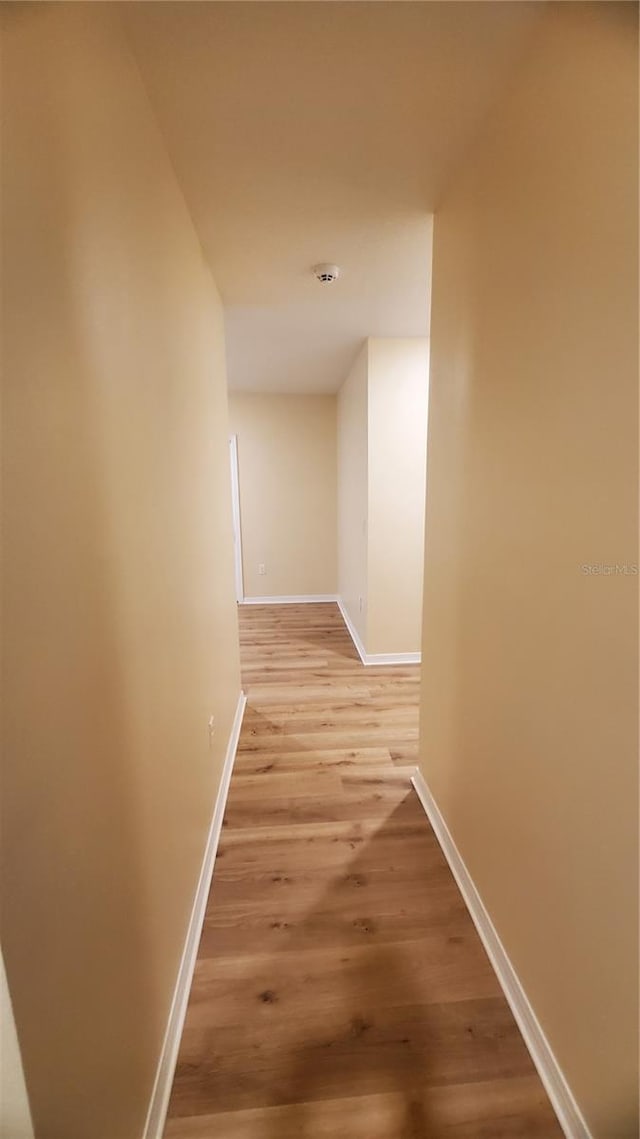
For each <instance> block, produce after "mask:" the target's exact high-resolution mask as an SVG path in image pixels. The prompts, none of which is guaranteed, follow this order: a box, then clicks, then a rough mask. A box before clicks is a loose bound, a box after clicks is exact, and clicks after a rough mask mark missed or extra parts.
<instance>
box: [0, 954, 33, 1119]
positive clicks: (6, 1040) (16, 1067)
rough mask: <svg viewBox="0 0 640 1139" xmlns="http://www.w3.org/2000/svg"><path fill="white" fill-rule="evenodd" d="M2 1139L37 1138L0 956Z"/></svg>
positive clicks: (0, 956) (0, 1098)
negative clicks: (34, 1133) (34, 1132)
mask: <svg viewBox="0 0 640 1139" xmlns="http://www.w3.org/2000/svg"><path fill="white" fill-rule="evenodd" d="M0 1139H33V1126H32V1123H31V1112H30V1110H29V1100H28V1098H27V1089H26V1086H25V1082H24V1071H23V1068H22V1057H21V1055H20V1046H19V1044H18V1036H17V1033H16V1024H15V1019H14V1016H13V1008H12V1006H11V996H10V993H9V988H8V985H7V975H6V972H5V968H4V958H3V957H2V955H0Z"/></svg>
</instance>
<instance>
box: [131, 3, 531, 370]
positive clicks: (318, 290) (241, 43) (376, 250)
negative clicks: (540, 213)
mask: <svg viewBox="0 0 640 1139" xmlns="http://www.w3.org/2000/svg"><path fill="white" fill-rule="evenodd" d="M540 8H541V5H540V4H538V3H533V4H529V3H526V2H521V3H503V2H500V0H499V2H496V3H493V2H484V3H476V2H471V3H467V2H464V0H461V2H430V0H425V2H415V3H400V2H373V3H369V2H367V0H360V2H352V3H342V2H340V0H334V2H323V3H316V2H313V0H312V2H309V3H306V2H291V3H278V2H275V3H272V2H270V0H258V2H256V3H234V2H195V3H192V2H190V0H186V2H185V0H182V2H177V3H171V2H169V3H132V4H127V5H123V17H124V19H125V21H126V24H127V28H128V31H129V34H130V38H131V42H132V44H133V47H134V50H135V53H136V56H137V59H138V62H139V65H140V69H141V72H142V75H143V78H144V81H145V84H146V86H147V89H148V91H149V95H150V98H151V101H152V104H153V106H154V108H155V111H156V114H157V117H158V120H159V122H160V126H161V128H162V131H163V133H164V136H165V139H166V142H167V146H168V149H169V153H170V155H171V158H172V161H173V164H174V166H175V169H176V172H177V175H178V178H179V180H180V183H181V185H182V189H183V192H184V194H185V198H186V201H187V204H188V206H189V209H190V211H191V214H192V217H193V220H194V223H195V226H196V229H197V231H198V233H199V236H200V240H201V243H202V247H203V250H204V253H205V256H206V258H207V260H208V262H209V264H210V265H211V269H212V271H213V274H214V277H215V279H216V282H217V284H218V287H219V289H220V292H221V295H222V299H223V302H224V306H225V322H226V331H227V357H228V370H229V384H230V387H231V388H234V389H243V390H253V391H270V392H322V391H326V392H331V391H336V390H337V389H338V388H339V386H340V384H341V383H342V380H343V379H344V377H345V375H346V374H347V372H348V370H349V367H350V366H351V363H352V361H353V359H354V357H355V355H356V353H357V351H358V349H359V347H360V345H361V343H362V341H363V339H364V338H365V337H367V336H424V335H426V334H427V332H428V314H429V300H430V265H431V216H430V215H431V211H433V209H434V208H435V206H436V205H437V202H438V197H439V195H440V194H441V192H442V189H443V187H444V186H445V184H446V181H447V178H448V177H449V176H450V173H451V171H452V168H453V166H454V164H455V162H456V160H457V158H458V157H459V155H460V154H461V152H462V151H463V149H464V148H465V147H466V146H467V145H469V143H470V140H471V139H472V138H473V135H474V132H475V130H476V128H477V126H478V124H479V122H480V120H481V119H482V118H483V116H484V115H485V114H486V112H487V110H488V108H489V107H490V105H491V104H492V102H493V101H494V99H495V98H496V96H497V94H498V92H499V91H500V89H501V87H502V86H503V85H504V83H505V82H506V81H507V80H508V77H509V74H510V72H511V70H512V69H513V68H514V67H515V66H516V65H517V61H518V59H519V57H520V55H521V53H522V52H523V50H524V48H525V44H526V40H527V38H528V36H529V35H530V33H531V30H532V27H533V24H534V22H535V20H536V19H537V17H538V15H539V12H540ZM318 261H329V262H335V263H336V264H338V265H339V266H340V267H341V269H342V274H341V277H340V279H339V281H337V282H336V283H335V284H333V285H320V284H319V283H318V282H317V281H316V280H315V278H314V277H313V275H312V274H311V266H312V265H313V264H315V263H316V262H318Z"/></svg>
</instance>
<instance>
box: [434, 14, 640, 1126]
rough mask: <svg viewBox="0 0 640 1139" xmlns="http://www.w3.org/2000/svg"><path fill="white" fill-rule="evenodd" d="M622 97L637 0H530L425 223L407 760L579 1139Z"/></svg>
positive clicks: (634, 821) (634, 70)
mask: <svg viewBox="0 0 640 1139" xmlns="http://www.w3.org/2000/svg"><path fill="white" fill-rule="evenodd" d="M637 93H638V44H637V8H636V6H635V5H628V4H621V5H619V4H584V5H583V4H566V5H565V4H560V5H553V6H551V8H550V10H549V11H548V13H547V14H546V16H545V20H544V22H543V25H542V27H541V29H540V31H539V35H538V39H537V40H536V42H535V45H534V46H533V47H532V50H531V54H530V55H529V57H528V59H527V61H526V63H524V64H523V67H522V69H521V71H520V72H519V74H518V76H517V78H516V80H515V82H514V85H513V87H512V88H511V90H510V91H509V93H508V95H505V97H504V98H503V99H502V101H501V103H500V104H499V106H498V107H497V108H496V110H495V113H494V114H493V116H492V117H491V118H490V120H489V121H488V122H487V125H486V130H485V132H484V134H483V136H482V138H481V140H479V142H478V145H477V147H476V148H475V149H474V152H473V153H472V154H470V155H469V156H468V158H467V161H466V162H465V163H463V165H462V166H461V168H460V170H459V171H458V174H457V176H456V178H455V179H454V180H453V183H452V185H451V187H450V189H449V192H448V193H447V194H446V196H445V198H444V200H443V202H442V206H441V209H440V210H439V211H438V213H437V214H436V221H435V246H434V281H433V284H434V291H433V309H432V324H431V381H430V382H431V396H430V408H429V458H428V479H427V524H426V567H425V594H424V638H423V682H422V704H421V714H422V727H421V754H422V760H421V766H422V769H423V772H424V775H425V778H426V780H427V782H428V784H429V787H430V788H431V791H432V793H433V794H434V796H435V798H436V800H437V802H438V805H439V807H440V810H441V811H442V813H443V814H444V817H445V819H446V821H447V824H448V826H449V828H450V830H451V832H452V833H453V836H454V839H455V841H456V843H457V845H458V847H459V849H460V851H461V853H462V856H463V858H464V860H465V862H466V864H467V866H468V868H469V870H470V872H471V874H472V876H473V878H474V880H475V882H476V885H477V887H478V889H479V891H480V893H481V895H482V898H483V899H484V902H485V904H486V906H487V908H488V910H489V913H490V914H491V917H492V919H493V921H494V922H495V924H496V926H497V929H498V932H499V934H500V937H501V938H502V940H503V942H504V945H505V947H506V949H507V952H508V954H509V956H510V958H511V960H512V962H513V965H514V967H515V969H516V971H517V973H518V975H519V977H520V979H521V981H522V983H523V985H524V987H525V990H526V992H527V994H528V996H529V998H530V1000H531V1003H532V1005H533V1007H534V1009H535V1012H536V1014H537V1015H538V1017H539V1019H540V1022H541V1024H542V1026H543V1029H544V1031H545V1033H546V1034H547V1037H548V1039H549V1041H550V1043H551V1046H552V1048H553V1050H554V1052H555V1055H556V1057H557V1059H558V1061H559V1063H560V1065H561V1067H562V1069H563V1071H564V1073H565V1076H566V1078H567V1079H568V1081H569V1084H570V1086H571V1088H572V1089H573V1092H574V1095H575V1096H576V1097H577V1100H578V1103H579V1105H580V1106H581V1108H582V1111H583V1113H584V1114H585V1116H586V1119H587V1122H588V1124H589V1125H590V1127H591V1130H592V1133H593V1136H594V1137H595V1139H613V1137H614V1136H615V1139H631V1137H632V1136H637V1134H638V1053H637V1043H638V1037H637V1026H638V1004H637V986H638V953H637V950H638V943H637V930H638V876H637V870H638V847H637V840H638V814H637V803H638V770H637V742H638V738H637V712H638V672H637V649H638V644H637V628H638V624H637V585H638V578H637V576H635V573H634V571H633V569H632V568H631V567H633V566H634V564H635V563H636V562H637V560H638V555H637V549H638V523H637V517H638V515H637V506H638V503H637V474H638V469H637V410H638V407H637V381H638V288H637V283H638V265H637V251H638V230H637V219H638V184H637V170H638V102H637ZM616 564H617V565H618V566H625V565H626V566H627V570H626V571H624V570H622V571H621V572H616V571H615V570H614V571H613V572H605V571H603V569H602V567H603V566H605V567H606V566H615V565H616ZM591 566H595V567H599V569H598V568H596V569H593V570H591V569H590V567H591Z"/></svg>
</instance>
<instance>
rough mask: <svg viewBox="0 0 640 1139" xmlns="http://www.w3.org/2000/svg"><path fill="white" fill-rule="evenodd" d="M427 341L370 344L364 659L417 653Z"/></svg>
mask: <svg viewBox="0 0 640 1139" xmlns="http://www.w3.org/2000/svg"><path fill="white" fill-rule="evenodd" d="M428 391H429V341H428V340H427V339H426V338H424V337H411V338H409V337H403V338H385V339H377V338H374V339H371V340H369V511H368V517H369V553H368V557H369V573H368V627H367V637H366V648H367V652H369V653H372V654H375V653H414V652H419V651H420V647H421V640H422V584H423V583H422V578H423V567H424V512H425V488H426V466H427V405H428Z"/></svg>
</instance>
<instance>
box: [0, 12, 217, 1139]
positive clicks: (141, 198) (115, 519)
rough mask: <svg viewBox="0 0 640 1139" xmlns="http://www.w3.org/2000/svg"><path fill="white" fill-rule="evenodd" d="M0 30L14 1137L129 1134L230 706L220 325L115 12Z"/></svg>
mask: <svg viewBox="0 0 640 1139" xmlns="http://www.w3.org/2000/svg"><path fill="white" fill-rule="evenodd" d="M3 17H4V24H5V27H4V45H3V46H4V53H3V54H4V59H3V112H4V125H3V140H2V142H3V168H2V172H3V185H2V198H3V230H2V241H3V271H4V279H5V283H8V284H9V287H7V288H5V289H4V290H3V305H4V307H3V313H2V318H3V320H2V323H3V334H4V343H3V360H2V364H3V377H4V392H3V431H4V439H3V450H4V487H3V491H4V503H3V506H4V517H3V524H4V533H3V546H4V566H3V569H4V583H3V584H4V594H3V619H4V659H3V668H4V672H3V687H4V697H5V709H6V711H5V724H4V740H3V752H4V768H3V772H2V786H3V813H4V819H3V827H2V832H3V849H2V870H3V879H2V902H3V907H2V910H3V912H2V919H3V949H4V954H5V962H6V967H7V975H8V979H9V986H10V990H11V995H12V1000H13V1006H14V1011H15V1018H16V1024H17V1028H18V1036H19V1040H20V1045H21V1050H22V1056H23V1061H24V1068H25V1074H26V1079H27V1086H28V1089H29V1095H30V1100H31V1107H32V1113H33V1117H34V1125H35V1131H36V1135H37V1136H38V1139H61V1137H62V1136H64V1139H89V1137H90V1139H139V1136H140V1134H141V1131H142V1127H143V1123H144V1117H145V1113H146V1109H147V1104H148V1100H149V1095H150V1092H151V1084H152V1080H153V1076H154V1071H155V1067H156V1062H157V1059H158V1055H159V1051H160V1046H161V1042H162V1037H163V1033H164V1030H165V1026H166V1022H167V1015H168V1012H169V1004H170V1000H171V996H172V991H173V986H174V982H175V979H176V972H177V968H178V963H179V959H180V954H181V950H182V946H183V942H184V937H185V932H186V926H187V921H188V917H189V913H190V908H191V904H192V899H193V894H194V890H195V886H196V882H197V877H198V872H199V868H200V864H201V859H202V854H203V848H204V844H205V838H206V834H207V828H208V823H209V821H210V817H211V811H212V807H213V804H214V800H215V796H216V791H217V786H218V780H219V775H220V770H221V765H222V761H223V757H224V753H225V748H226V743H227V738H228V734H229V729H230V726H231V722H232V717H233V714H234V710H235V707H236V701H237V697H238V691H239V668H238V647H237V630H236V610H235V603H234V591H233V567H232V540H231V517H230V514H231V512H230V482H229V460H228V444H227V438H228V418H227V396H226V377H225V365H224V344H223V323H222V314H221V307H220V303H219V300H218V296H217V294H216V290H215V287H214V285H213V284H212V281H211V279H210V277H209V274H208V272H207V270H206V268H205V266H204V263H203V259H202V255H201V251H200V247H199V245H198V242H197V240H196V237H195V234H194V231H193V229H192V226H191V223H190V220H189V215H188V213H187V210H186V208H185V205H184V202H183V199H182V196H181V194H180V192H179V189H178V186H177V184H176V181H175V178H174V176H173V173H172V169H171V166H170V164H169V161H168V159H167V156H166V153H165V150H164V146H163V142H162V139H161V137H160V135H159V133H158V131H157V129H156V125H155V122H154V120H153V117H152V115H151V113H150V109H149V104H148V101H147V98H146V96H145V92H144V89H143V87H142V85H141V81H140V78H139V75H138V72H137V69H136V66H135V64H134V62H133V60H132V57H131V55H130V54H129V51H128V48H127V45H126V42H125V40H124V38H123V36H122V34H121V31H120V26H119V13H118V10H117V5H116V6H110V5H104V6H103V5H91V4H71V5H68V6H67V5H64V4H55V5H43V6H39V5H36V4H29V5H23V6H16V7H15V8H14V7H10V6H5V10H4V12H3ZM212 714H213V715H215V718H216V732H215V735H214V737H213V742H212V745H211V746H210V745H209V740H208V720H209V717H210V716H211V715H212Z"/></svg>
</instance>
